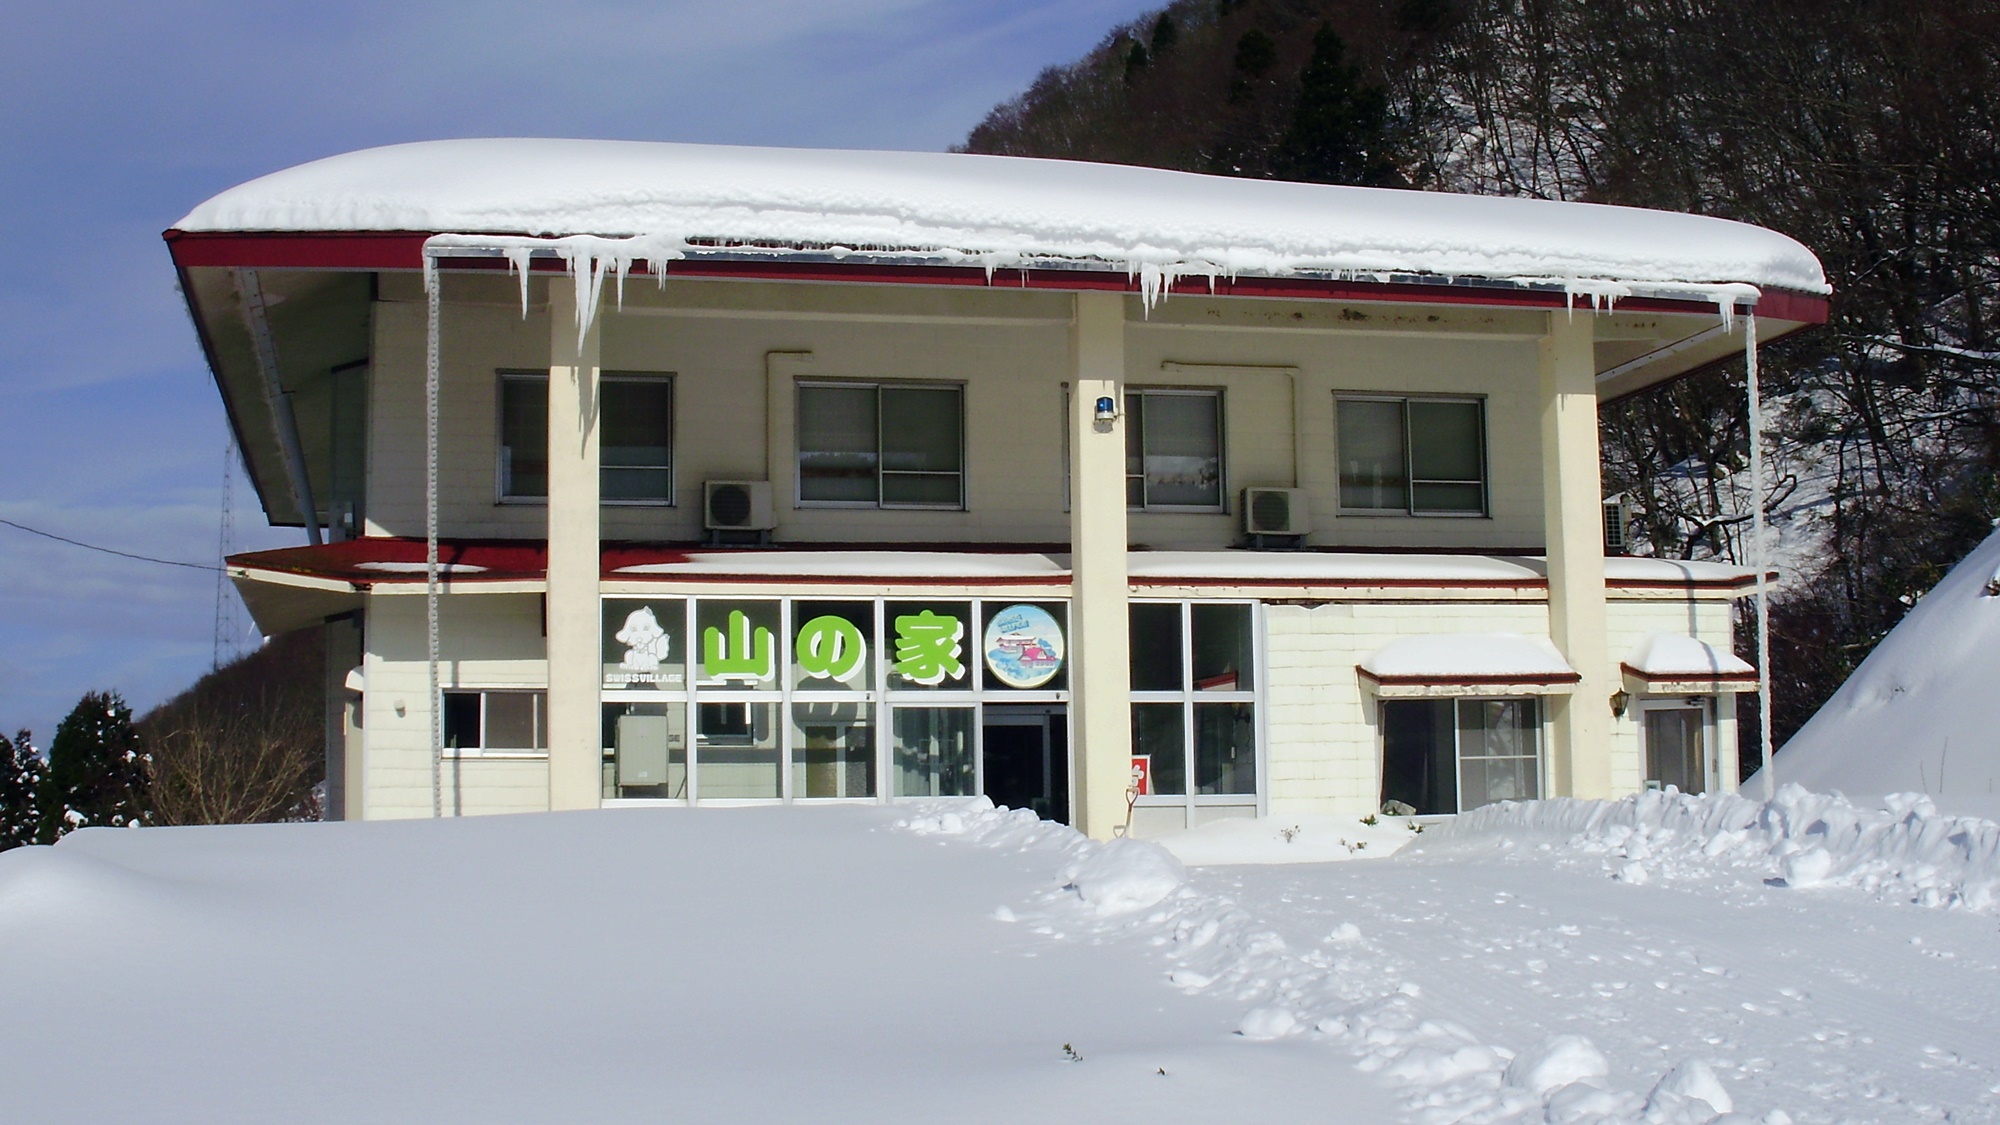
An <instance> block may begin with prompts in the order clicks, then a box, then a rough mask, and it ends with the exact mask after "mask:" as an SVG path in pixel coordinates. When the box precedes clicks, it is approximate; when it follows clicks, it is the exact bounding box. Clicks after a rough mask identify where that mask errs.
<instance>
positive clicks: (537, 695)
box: [437, 686, 549, 761]
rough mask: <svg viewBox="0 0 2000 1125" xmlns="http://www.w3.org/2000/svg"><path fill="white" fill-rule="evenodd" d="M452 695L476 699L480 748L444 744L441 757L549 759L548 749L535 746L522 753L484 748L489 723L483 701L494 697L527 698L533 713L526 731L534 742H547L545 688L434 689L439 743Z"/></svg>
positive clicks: (518, 750) (546, 694)
mask: <svg viewBox="0 0 2000 1125" xmlns="http://www.w3.org/2000/svg"><path fill="white" fill-rule="evenodd" d="M454 695H457V696H466V695H476V696H478V697H479V741H480V745H478V746H453V745H451V744H450V743H449V742H448V741H447V742H446V745H445V746H444V747H443V753H444V756H445V757H447V758H498V759H508V758H514V759H528V760H537V761H539V760H541V759H544V758H547V757H548V756H549V748H548V747H547V746H546V745H543V746H537V747H533V748H529V749H523V748H521V747H517V746H509V747H498V748H493V749H489V748H488V747H487V746H486V745H485V742H486V732H487V730H488V729H490V726H491V723H490V721H489V719H488V718H487V700H488V698H489V697H491V696H495V695H525V696H529V697H531V699H532V700H533V702H534V709H533V712H532V714H531V717H530V720H529V723H530V729H532V730H533V731H534V732H535V739H536V740H537V741H539V742H542V743H547V742H548V741H549V691H548V689H547V688H545V687H516V686H508V687H440V688H439V689H438V699H437V707H438V717H439V718H438V730H439V737H440V738H441V739H442V738H443V730H444V713H445V700H446V699H447V698H449V697H450V696H454Z"/></svg>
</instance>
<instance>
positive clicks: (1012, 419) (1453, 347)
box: [368, 275, 1541, 548]
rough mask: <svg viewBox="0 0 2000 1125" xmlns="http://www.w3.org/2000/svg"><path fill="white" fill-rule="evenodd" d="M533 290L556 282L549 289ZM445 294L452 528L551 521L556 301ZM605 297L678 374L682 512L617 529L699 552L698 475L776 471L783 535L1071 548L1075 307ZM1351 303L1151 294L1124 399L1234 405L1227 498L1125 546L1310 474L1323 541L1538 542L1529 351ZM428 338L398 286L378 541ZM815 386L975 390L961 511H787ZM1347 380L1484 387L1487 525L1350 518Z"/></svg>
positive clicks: (940, 299) (609, 333)
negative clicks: (1338, 505) (1343, 458)
mask: <svg viewBox="0 0 2000 1125" xmlns="http://www.w3.org/2000/svg"><path fill="white" fill-rule="evenodd" d="M537 290H538V291H545V286H544V285H543V284H542V283H540V282H538V283H537ZM539 295H540V294H539V292H538V293H537V296H538V297H539ZM446 296H447V301H446V304H445V306H444V313H443V320H442V328H441V348H440V351H441V356H442V361H441V365H442V370H443V383H442V393H441V399H442V405H441V421H440V435H441V448H442V450H443V456H442V463H441V469H440V478H441V479H440V488H439V501H440V510H441V517H440V518H441V523H442V530H443V532H444V534H445V535H446V536H475V535H484V536H503V537H513V536H518V537H524V538H535V537H539V536H541V535H543V534H544V533H545V526H546V514H545V511H544V509H543V508H542V507H540V506H539V505H535V504H500V503H498V496H497V480H496V472H495V463H496V459H497V445H498V432H497V431H498V405H497V391H498V374H497V373H498V372H499V371H500V370H503V369H529V370H532V369H543V368H546V366H547V364H548V339H549V330H548V325H547V319H546V318H547V312H546V306H545V304H544V303H542V302H541V301H539V300H538V301H537V302H535V303H533V304H531V307H530V311H529V314H528V316H527V317H526V318H525V319H523V317H522V316H521V313H520V305H519V297H518V290H517V288H516V283H515V282H514V281H512V280H511V279H508V278H503V277H498V276H478V277H468V276H447V278H446ZM611 304H612V301H611V300H610V298H609V297H608V296H607V301H606V305H607V311H606V313H605V316H606V317H607V319H606V320H605V322H604V344H603V348H604V352H603V355H604V365H605V368H606V370H610V371H621V370H624V371H651V372H671V373H672V374H673V375H674V377H675V380H676V382H675V398H676V401H675V410H676V430H677V432H676V434H675V477H676V506H675V507H672V508H625V507H607V508H606V509H604V521H603V535H604V537H605V538H606V539H641V540H665V541H686V540H690V539H697V538H699V537H700V535H701V525H700V518H699V517H700V511H699V505H700V498H701V491H700V490H701V482H702V481H703V480H704V479H725V478H748V479H765V478H768V479H771V480H772V482H773V484H774V487H775V489H776V491H777V493H778V495H779V504H778V508H779V511H778V518H779V521H780V526H779V529H778V531H777V534H776V537H777V538H778V540H779V541H781V542H783V541H787V540H789V541H792V542H835V541H839V542H869V541H912V540H923V539H933V540H937V541H941V542H1009V541H1012V542H1027V543H1061V542H1066V541H1067V539H1068V520H1067V515H1066V512H1065V496H1064V489H1065V485H1064V474H1063V466H1064V461H1065V455H1064V444H1063V443H1064V419H1063V411H1064V409H1065V407H1064V401H1065V394H1064V389H1063V385H1064V381H1065V380H1066V379H1067V377H1068V370H1069V342H1068V328H1067V321H1068V317H1069V307H1070V299H1069V297H1068V295H1066V294H1060V293H1046V292H1037V291H1019V290H1005V289H993V290H987V289H959V290H927V289H908V288H900V287H887V286H858V285H849V286H836V285H799V284H777V283H766V282H718V281H671V282H669V283H668V286H667V288H666V290H665V291H664V293H662V292H660V291H659V290H657V289H656V288H655V286H654V284H653V282H652V281H651V280H650V279H635V280H633V281H632V282H630V283H629V288H628V291H627V295H626V308H625V310H624V311H623V312H622V313H621V312H618V311H616V310H614V309H611V308H610V305H611ZM1246 309H1248V311H1246ZM1338 311H1339V310H1338V309H1335V308H1329V307H1328V306H1326V305H1325V303H1323V302H1321V303H1317V304H1311V305H1308V304H1304V303H1291V302H1273V301H1260V302H1233V303H1225V302H1216V301H1209V300H1205V299H1201V298H1195V297H1176V298H1172V299H1170V300H1169V301H1168V303H1167V304H1165V305H1162V306H1160V307H1159V308H1157V309H1155V310H1153V312H1152V314H1150V316H1148V314H1146V313H1145V312H1144V311H1143V310H1141V309H1140V307H1139V305H1138V302H1137V300H1136V298H1135V299H1132V300H1131V301H1129V302H1128V317H1129V319H1130V326H1129V327H1128V329H1127V357H1128V359H1127V378H1128V381H1129V382H1130V384H1131V385H1132V386H1135V387H1145V386H1210V387H1218V388H1221V389H1222V390H1223V392H1224V403H1223V410H1224V418H1225V435H1224V453H1225V461H1226V463H1225V468H1224V475H1225V481H1226V486H1227V491H1228V496H1227V504H1228V507H1229V509H1230V511H1228V512H1225V513H1159V512H1139V513H1134V515H1133V518H1132V520H1131V530H1130V534H1131V538H1132V540H1133V541H1134V542H1135V543H1141V544H1146V545H1151V546H1156V547H1179V548H1199V547H1223V546H1227V545H1229V544H1230V543H1232V542H1234V541H1235V540H1236V539H1237V538H1238V537H1239V534H1240V523H1239V519H1240V517H1239V516H1237V515H1236V514H1235V512H1234V509H1235V507H1236V505H1237V499H1238V497H1237V494H1238V493H1239V492H1240V490H1241V488H1242V487H1243V486H1245V485H1290V484H1292V483H1293V478H1294V476H1295V474H1296V476H1297V478H1298V481H1299V483H1300V485H1301V486H1302V487H1305V488H1307V489H1308V490H1310V492H1311V494H1312V499H1311V503H1312V511H1313V518H1314V527H1315V531H1314V535H1313V537H1312V542H1313V543H1314V544H1316V545H1327V546H1338V545H1345V544H1354V545H1367V546H1413V547H1423V546H1444V547H1481V548H1532V547H1536V546H1538V545H1539V544H1540V542H1541V505H1540V488H1541V482H1540V471H1541V470H1540V454H1539V436H1538V431H1537V423H1536V415H1535V400H1534V393H1535V371H1536V368H1535V350H1534V345H1533V342H1532V340H1530V339H1528V338H1526V337H1525V336H1519V335H1512V334H1507V333H1501V332H1497V331H1496V332H1494V333H1491V334H1489V335H1488V336H1478V335H1466V334H1456V335H1454V334H1449V333H1428V332H1424V331H1422V330H1419V329H1409V330H1403V331H1400V332H1399V333H1397V334H1382V333H1381V332H1380V331H1378V330H1377V329H1375V328H1361V327H1357V328H1354V329H1351V330H1343V329H1341V328H1340V327H1339V325H1340V324H1341V323H1343V322H1342V321H1341V319H1340V318H1339V317H1337V316H1335V315H1334V314H1335V313H1336V312H1338ZM1349 311H1351V310H1349ZM1249 312H1255V313H1256V314H1257V315H1258V317H1259V318H1261V319H1259V320H1257V321H1256V323H1258V324H1261V323H1264V321H1266V320H1269V319H1270V318H1272V317H1274V316H1278V317H1280V318H1281V319H1289V317H1290V316H1291V315H1292V314H1296V316H1298V317H1299V318H1304V317H1306V315H1307V314H1308V313H1310V314H1311V316H1312V317H1313V318H1314V319H1315V321H1316V322H1317V321H1326V320H1327V319H1328V318H1329V317H1332V318H1333V319H1332V321H1331V326H1327V327H1323V328H1319V329H1315V330H1313V331H1261V330H1259V331H1252V330H1248V329H1249V328H1252V327H1255V325H1254V324H1249V323H1247V322H1244V318H1245V317H1246V316H1248V315H1249ZM1172 318H1178V322H1170V321H1171V320H1172ZM1204 318H1213V319H1215V320H1216V321H1217V323H1215V324H1208V323H1206V322H1205V320H1204ZM1488 319H1492V317H1490V316H1489V317H1488ZM1361 323H1368V322H1366V319H1365V318H1362V320H1361ZM1502 327H1507V326H1506V325H1502ZM424 331H425V328H424V304H423V301H422V294H421V292H420V291H419V289H418V288H417V287H416V284H415V282H414V279H411V278H405V277H402V276H400V275H385V277H384V278H383V284H382V287H381V293H380V300H379V301H378V302H377V303H376V306H375V321H374V332H375V345H374V349H375V354H374V356H373V367H372V390H371V393H372V396H373V397H372V402H371V412H370V424H371V447H370V458H369V497H368V517H369V533H370V534H378V535H384V534H386V535H406V536H416V535H421V534H422V533H423V448H424V442H423V417H424V410H423V365H424ZM774 357H776V358H774ZM1259 368H1263V369H1265V370H1258V369H1259ZM1270 368H1286V369H1291V370H1292V371H1295V372H1296V374H1295V375H1294V374H1291V373H1290V372H1287V371H1272V370H1269V369H1270ZM800 377H804V378H815V379H820V378H824V379H910V380H939V381H948V382H962V383H963V384H964V385H965V394H966V412H967V416H966V427H965V428H966V454H967V463H968V474H967V498H968V505H967V510H966V511H963V512H935V511H908V510H897V511H872V510H853V509H826V508H799V507H797V506H795V504H794V502H793V497H794V487H793V481H792V477H793V473H794V465H795V452H796V446H795V438H794V436H793V435H794V430H793V419H792V417H791V415H792V413H793V409H794V404H795V400H794V397H793V394H792V393H791V387H792V386H793V384H794V381H795V380H796V379H797V378H800ZM1335 391H1372V392H1392V393H1404V392H1408V393H1440V394H1475V395H1481V396H1484V397H1485V399H1486V402H1487V425H1488V433H1489V441H1488V450H1489V480H1490V486H1491V497H1492V503H1491V516H1490V518H1470V519H1465V518H1443V517H1429V518H1423V517H1419V518H1412V517H1408V516H1366V517H1364V516H1346V517H1341V516H1337V515H1336V509H1335V492H1334V489H1335V483H1336V480H1337V460H1336V451H1335V450H1334V448H1333V442H1334V408H1333V396H1334V393H1335ZM1295 419H1296V427H1297V433H1296V436H1295V434H1294V429H1295ZM1295 462H1296V465H1295Z"/></svg>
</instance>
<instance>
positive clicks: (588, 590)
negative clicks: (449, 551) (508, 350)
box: [546, 270, 603, 809]
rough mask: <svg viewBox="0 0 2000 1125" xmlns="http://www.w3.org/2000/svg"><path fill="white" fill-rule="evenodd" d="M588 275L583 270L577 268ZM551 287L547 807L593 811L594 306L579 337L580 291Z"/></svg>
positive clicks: (559, 283) (596, 735) (597, 612)
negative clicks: (590, 317) (588, 322)
mask: <svg viewBox="0 0 2000 1125" xmlns="http://www.w3.org/2000/svg"><path fill="white" fill-rule="evenodd" d="M578 272H579V273H580V274H582V275H583V276H584V277H585V278H587V277H588V271H583V270H580V271H578ZM585 284H588V282H587V281H586V280H582V279H579V280H576V281H574V282H572V281H571V280H570V279H566V278H557V279H555V280H553V281H551V282H550V283H549V585H548V589H549V592H548V605H547V613H546V617H547V621H548V634H549V635H548V655H549V724H548V729H549V807H550V808H552V809H594V808H596V807H597V806H598V803H599V798H600V797H601V796H602V793H603V774H602V767H601V765H600V761H601V759H602V756H603V749H602V747H601V746H599V742H600V740H601V739H602V737H603V735H602V722H601V720H600V719H599V717H598V698H597V693H598V677H599V674H600V670H599V667H598V665H599V664H600V663H601V660H602V657H601V655H600V653H599V650H598V643H599V642H598V636H597V632H598V621H599V617H600V616H601V614H602V612H603V611H602V609H601V608H600V606H599V603H598V592H597V591H598V574H599V570H598V566H599V564H598V558H599V555H598V513H599V506H598V458H597V422H598V374H599V372H598V367H599V350H600V349H599V340H600V338H601V336H602V330H601V328H600V324H601V322H602V316H603V314H602V313H601V312H600V314H599V317H598V319H597V320H596V321H593V322H592V324H591V326H590V331H589V332H588V333H586V334H585V335H584V336H583V338H582V340H581V341H579V340H578V339H577V331H576V304H577V287H578V286H580V285H585Z"/></svg>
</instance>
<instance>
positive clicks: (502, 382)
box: [493, 367, 681, 508]
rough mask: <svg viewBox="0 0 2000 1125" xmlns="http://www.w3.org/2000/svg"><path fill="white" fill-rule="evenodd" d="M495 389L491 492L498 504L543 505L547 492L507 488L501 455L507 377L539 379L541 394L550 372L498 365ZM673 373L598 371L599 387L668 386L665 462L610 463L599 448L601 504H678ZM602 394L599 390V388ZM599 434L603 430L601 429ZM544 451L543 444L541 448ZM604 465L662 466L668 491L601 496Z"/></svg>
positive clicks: (676, 409) (600, 493)
mask: <svg viewBox="0 0 2000 1125" xmlns="http://www.w3.org/2000/svg"><path fill="white" fill-rule="evenodd" d="M495 375H496V376H497V378H496V380H495V382H494V388H495V391H496V393H495V394H494V396H493V433H494V442H493V495H494V497H495V500H494V503H495V504H499V505H517V504H518V505H525V506H531V507H546V506H547V505H548V502H549V497H548V494H547V493H546V492H544V493H543V494H542V495H540V496H525V495H519V494H515V493H510V492H508V491H507V473H506V470H505V468H504V467H503V465H502V458H503V457H504V455H505V451H506V448H507V389H506V388H507V381H508V380H510V379H511V380H515V381H518V382H524V383H525V382H539V383H540V384H541V385H542V391H543V394H544V395H546V394H547V393H548V382H549V373H548V372H547V371H541V370H536V369H534V368H511V367H510V368H501V369H500V370H499V371H497V372H495ZM677 382H678V380H677V378H676V373H675V372H672V371H624V370H620V371H604V372H602V373H600V374H599V375H598V383H599V385H600V388H601V386H602V384H604V383H658V384H661V385H663V386H665V387H666V390H667V463H666V464H665V465H612V466H607V465H605V464H604V463H603V448H602V446H601V445H600V446H599V451H598V466H597V503H598V506H599V507H603V508H674V507H678V506H679V497H680V476H679V460H680V459H679V458H678V457H677V456H675V453H676V451H677V450H678V449H679V448H680V422H681V414H680V406H679V403H678V402H677V401H676V399H677V398H678V395H677V391H678V390H679V388H678V387H677V385H676V384H677ZM600 394H601V391H600ZM599 436H600V438H601V437H602V433H601V430H600V435H599ZM544 453H546V448H545V449H544ZM606 468H624V469H662V468H664V469H665V470H666V471H667V494H666V497H665V498H664V499H660V500H651V499H646V500H632V499H617V500H612V499H606V498H605V496H604V471H605V469H606Z"/></svg>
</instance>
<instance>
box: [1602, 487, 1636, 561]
mask: <svg viewBox="0 0 2000 1125" xmlns="http://www.w3.org/2000/svg"><path fill="white" fill-rule="evenodd" d="M1631 549H1632V505H1631V504H1630V503H1629V502H1627V501H1626V499H1625V494H1624V493H1622V492H1621V493H1619V494H1618V495H1616V496H1607V497H1605V498H1604V553H1605V554H1606V555H1622V554H1625V553H1627V552H1628V551H1630V550H1631Z"/></svg>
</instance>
